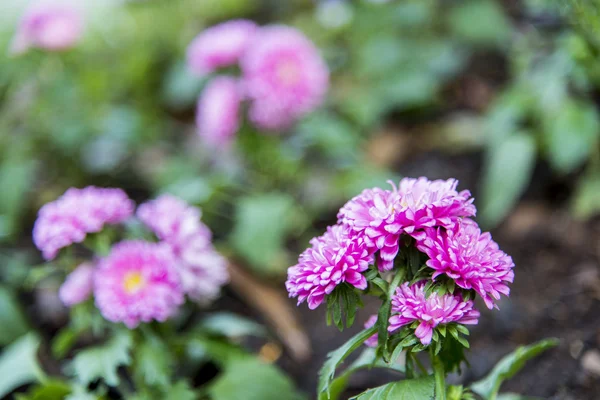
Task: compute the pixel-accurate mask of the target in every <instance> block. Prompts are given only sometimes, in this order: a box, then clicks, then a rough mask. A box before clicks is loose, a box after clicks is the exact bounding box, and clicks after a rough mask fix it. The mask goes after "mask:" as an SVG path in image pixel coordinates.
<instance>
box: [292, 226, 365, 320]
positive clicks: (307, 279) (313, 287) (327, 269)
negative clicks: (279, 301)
mask: <svg viewBox="0 0 600 400" xmlns="http://www.w3.org/2000/svg"><path fill="white" fill-rule="evenodd" d="M350 233H351V231H350V229H349V228H347V227H343V226H340V225H334V226H332V227H329V228H327V232H325V234H324V235H323V236H319V237H316V238H314V239H312V240H311V241H310V244H311V247H309V248H308V249H306V250H305V251H304V252H303V253H302V254H300V257H299V259H298V264H297V265H295V266H292V267H290V268H289V269H288V279H287V282H286V283H285V285H286V288H287V290H288V292H289V295H290V297H298V304H300V303H302V302H304V301H305V300H307V302H308V307H309V308H310V309H311V310H314V309H315V308H317V307H318V306H319V305H320V304H321V303H322V302H323V300H324V298H325V295H327V294H330V293H331V292H332V291H333V289H335V287H336V286H338V285H340V284H342V283H344V282H346V283H348V284H350V285H352V286H354V287H356V288H358V289H361V290H363V289H366V287H367V279H366V278H365V277H364V276H363V274H362V272H363V271H365V270H366V269H367V268H368V267H369V264H372V263H373V255H372V254H371V252H370V251H369V250H368V248H367V246H366V245H365V244H364V243H363V242H362V240H360V239H357V238H351V237H349V234H350Z"/></svg>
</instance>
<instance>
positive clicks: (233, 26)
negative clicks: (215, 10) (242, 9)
mask: <svg viewBox="0 0 600 400" xmlns="http://www.w3.org/2000/svg"><path fill="white" fill-rule="evenodd" d="M257 29H258V27H257V26H256V24H255V23H254V22H252V21H248V20H243V19H238V20H232V21H227V22H224V23H222V24H219V25H215V26H213V27H210V28H208V29H206V30H204V31H203V32H202V33H200V34H199V35H198V36H196V38H195V39H194V40H193V41H192V42H191V43H190V45H189V47H188V49H187V63H188V66H189V68H190V70H192V71H193V72H195V73H196V74H198V75H200V76H202V75H206V74H209V73H211V72H213V71H214V70H216V69H217V68H221V67H227V66H230V65H233V64H235V63H237V62H238V60H239V58H240V57H241V55H242V54H243V53H244V51H246V48H247V47H248V43H249V42H250V41H251V40H252V37H253V36H254V34H255V32H256V30H257Z"/></svg>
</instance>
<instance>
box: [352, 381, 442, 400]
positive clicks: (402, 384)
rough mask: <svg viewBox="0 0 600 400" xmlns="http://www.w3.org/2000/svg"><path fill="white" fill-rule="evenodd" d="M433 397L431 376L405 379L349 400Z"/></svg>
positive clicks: (403, 399)
mask: <svg viewBox="0 0 600 400" xmlns="http://www.w3.org/2000/svg"><path fill="white" fill-rule="evenodd" d="M434 396H435V380H434V378H433V376H426V377H423V378H418V379H407V380H403V381H399V382H392V383H388V384H387V385H383V386H379V387H377V388H374V389H369V390H367V391H366V392H364V393H361V394H359V395H358V396H355V397H352V398H351V399H350V400H432V399H433V398H434Z"/></svg>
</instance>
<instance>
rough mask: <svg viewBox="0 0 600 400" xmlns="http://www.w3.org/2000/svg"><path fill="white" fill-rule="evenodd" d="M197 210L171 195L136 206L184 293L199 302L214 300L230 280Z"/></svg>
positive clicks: (224, 264)
mask: <svg viewBox="0 0 600 400" xmlns="http://www.w3.org/2000/svg"><path fill="white" fill-rule="evenodd" d="M201 215H202V213H201V211H200V209H198V208H196V207H192V206H190V205H189V204H187V203H186V202H185V201H183V200H181V199H178V198H176V197H174V196H171V195H162V196H160V197H158V198H157V199H156V200H152V201H149V202H147V203H144V204H142V205H140V206H139V208H138V211H137V216H138V218H139V219H140V220H141V221H142V222H143V223H144V224H145V225H146V226H148V227H149V228H150V229H152V231H153V232H154V233H155V234H156V236H158V237H159V238H160V239H161V240H163V241H164V243H165V245H167V246H168V247H169V248H170V249H171V251H172V253H173V255H174V257H175V259H176V260H177V272H178V273H179V275H180V278H181V284H182V287H183V290H184V292H185V293H186V294H187V295H188V296H190V298H191V299H193V300H195V301H197V302H199V303H203V304H204V303H207V302H209V301H211V300H213V299H214V298H216V297H217V296H218V295H219V293H220V290H221V287H222V286H223V285H225V284H226V283H227V282H228V280H229V275H228V273H227V261H226V260H225V258H224V257H223V256H221V255H220V254H219V253H218V252H217V251H216V250H215V248H214V247H213V245H212V241H211V237H212V233H211V231H210V229H209V228H208V227H207V226H206V225H204V224H203V223H202V222H201V221H200V217H201Z"/></svg>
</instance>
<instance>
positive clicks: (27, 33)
mask: <svg viewBox="0 0 600 400" xmlns="http://www.w3.org/2000/svg"><path fill="white" fill-rule="evenodd" d="M83 25H84V22H83V14H82V13H81V10H80V9H78V8H77V7H75V6H74V5H73V4H71V3H67V2H63V1H60V0H56V1H51V0H48V1H36V2H34V3H32V4H31V5H30V6H29V7H28V8H27V10H26V11H25V13H24V15H23V17H22V18H21V20H20V22H19V26H18V28H17V32H16V33H15V36H14V38H13V41H12V44H11V52H12V53H13V54H20V53H23V52H25V51H27V50H28V49H29V48H32V47H36V48H40V49H44V50H50V51H59V50H65V49H68V48H71V47H73V46H74V45H75V43H77V42H78V41H79V40H80V39H81V37H82V34H83Z"/></svg>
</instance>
